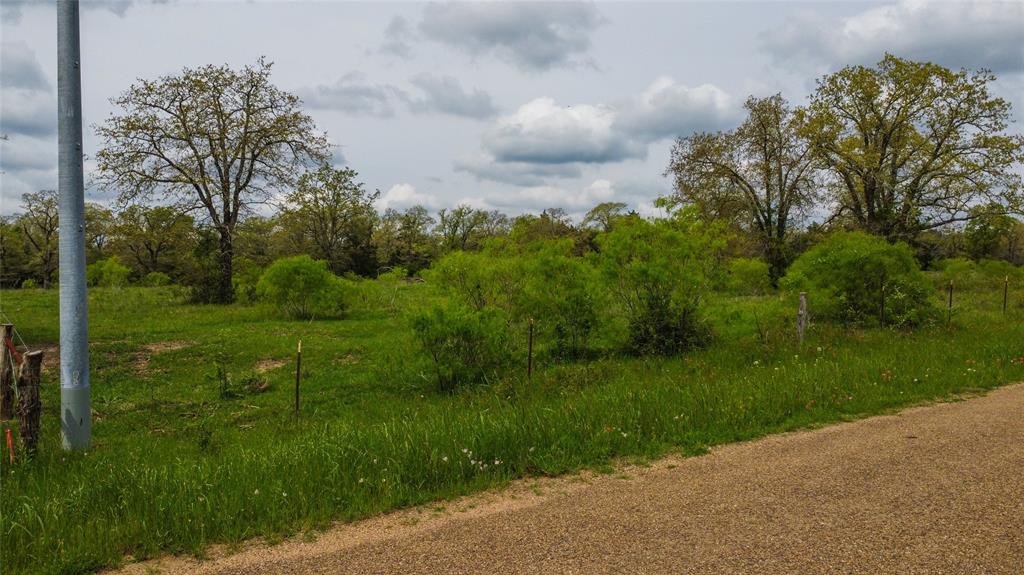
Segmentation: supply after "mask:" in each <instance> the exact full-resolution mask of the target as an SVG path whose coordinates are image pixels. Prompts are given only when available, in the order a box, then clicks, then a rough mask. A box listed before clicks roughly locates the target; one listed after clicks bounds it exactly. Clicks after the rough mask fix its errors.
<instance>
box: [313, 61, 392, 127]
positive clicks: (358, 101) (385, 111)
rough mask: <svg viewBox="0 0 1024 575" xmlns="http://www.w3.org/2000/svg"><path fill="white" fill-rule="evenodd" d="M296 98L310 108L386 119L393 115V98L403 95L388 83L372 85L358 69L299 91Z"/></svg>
mask: <svg viewBox="0 0 1024 575" xmlns="http://www.w3.org/2000/svg"><path fill="white" fill-rule="evenodd" d="M298 94H299V97H300V98H302V101H303V102H304V103H305V104H306V105H307V106H308V107H310V108H313V109H321V110H337V111H339V112H344V113H346V114H351V115H354V116H376V117H378V118H388V117H391V116H393V115H394V114H395V106H394V101H395V100H404V99H405V98H406V96H405V94H404V93H403V92H402V91H401V90H400V89H398V88H396V87H395V86H392V85H390V84H373V83H370V82H368V81H367V80H366V76H365V75H364V74H362V73H360V72H349V73H348V74H345V75H344V76H342V77H341V78H338V81H337V82H335V83H334V84H330V85H327V84H320V85H318V86H315V87H313V88H307V89H303V90H299V92H298Z"/></svg>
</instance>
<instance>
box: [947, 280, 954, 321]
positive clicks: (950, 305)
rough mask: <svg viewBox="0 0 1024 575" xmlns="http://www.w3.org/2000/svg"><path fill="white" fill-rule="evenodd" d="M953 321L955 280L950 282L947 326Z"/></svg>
mask: <svg viewBox="0 0 1024 575" xmlns="http://www.w3.org/2000/svg"><path fill="white" fill-rule="evenodd" d="M952 321H953V280H949V304H948V306H947V307H946V324H947V325H948V324H949V323H951V322H952Z"/></svg>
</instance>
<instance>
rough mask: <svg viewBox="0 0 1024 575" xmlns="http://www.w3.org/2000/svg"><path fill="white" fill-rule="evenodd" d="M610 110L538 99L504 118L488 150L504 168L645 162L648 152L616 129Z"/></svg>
mask: <svg viewBox="0 0 1024 575" xmlns="http://www.w3.org/2000/svg"><path fill="white" fill-rule="evenodd" d="M615 117H616V111H615V109H614V108H612V107H610V106H593V105H587V104H583V105H576V106H560V105H558V104H556V103H555V101H554V100H553V99H551V98H537V99H535V100H532V101H530V102H527V103H526V104H523V105H522V106H520V107H519V109H518V110H516V112H515V113H513V114H510V115H508V116H502V117H500V118H498V120H497V121H496V122H495V124H494V125H493V126H492V127H491V128H490V129H489V130H487V132H485V133H484V136H483V147H484V149H485V150H486V151H487V152H488V153H490V154H491V156H493V157H494V159H495V160H496V161H498V162H526V163H532V164H567V163H574V162H579V163H585V164H595V163H596V164H600V163H606V162H617V161H621V160H625V159H627V158H638V157H643V156H644V154H645V153H646V149H645V147H644V146H641V145H638V143H637V142H635V141H633V140H631V139H630V138H626V137H623V134H621V133H619V132H618V131H616V130H615V129H614V124H615Z"/></svg>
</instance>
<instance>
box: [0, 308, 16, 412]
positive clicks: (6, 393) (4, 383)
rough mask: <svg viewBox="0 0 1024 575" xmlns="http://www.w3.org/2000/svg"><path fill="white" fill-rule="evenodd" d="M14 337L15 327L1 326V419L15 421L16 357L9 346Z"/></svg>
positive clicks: (7, 324)
mask: <svg viewBox="0 0 1024 575" xmlns="http://www.w3.org/2000/svg"><path fill="white" fill-rule="evenodd" d="M13 337H14V326H13V325H11V324H9V323H5V324H0V338H2V339H0V419H14V357H13V355H12V354H11V352H10V350H8V349H7V346H8V345H9V344H10V345H12V346H13V343H11V338H13Z"/></svg>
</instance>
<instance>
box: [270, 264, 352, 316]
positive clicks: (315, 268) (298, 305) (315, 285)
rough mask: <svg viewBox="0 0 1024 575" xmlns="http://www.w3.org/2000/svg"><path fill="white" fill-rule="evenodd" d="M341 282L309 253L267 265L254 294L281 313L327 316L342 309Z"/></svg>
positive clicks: (343, 298)
mask: <svg viewBox="0 0 1024 575" xmlns="http://www.w3.org/2000/svg"><path fill="white" fill-rule="evenodd" d="M347 291H348V290H347V286H346V284H345V281H344V280H342V279H341V278H339V277H337V276H335V275H334V274H332V273H331V272H330V271H329V270H328V269H327V262H325V261H323V260H314V259H312V258H310V257H309V256H305V255H303V256H295V257H290V258H283V259H280V260H277V261H276V262H274V263H272V264H270V267H268V268H267V270H266V271H265V272H263V275H262V277H260V281H259V282H258V283H257V284H256V294H257V296H258V297H259V298H260V299H262V300H265V301H268V302H271V303H273V304H274V305H275V306H277V308H278V309H279V310H280V311H281V312H283V313H284V314H286V315H288V316H291V317H294V318H302V319H312V318H314V317H330V316H336V315H338V314H340V313H341V312H342V311H344V309H345V295H346V292H347Z"/></svg>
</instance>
